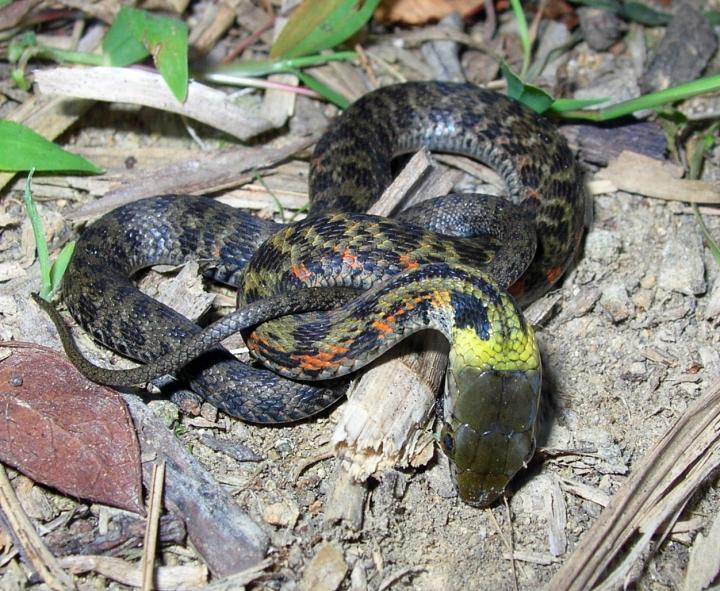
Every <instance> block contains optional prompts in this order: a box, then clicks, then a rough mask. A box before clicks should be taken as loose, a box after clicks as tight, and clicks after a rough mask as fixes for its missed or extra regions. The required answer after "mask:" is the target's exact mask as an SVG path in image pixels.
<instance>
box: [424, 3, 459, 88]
mask: <svg viewBox="0 0 720 591" xmlns="http://www.w3.org/2000/svg"><path fill="white" fill-rule="evenodd" d="M439 24H440V26H442V27H446V28H448V29H450V30H455V31H457V32H462V29H463V22H462V18H461V17H460V15H459V14H458V13H457V12H451V13H450V14H448V15H447V16H445V17H444V18H443V19H442V20H441V21H440V23H439ZM420 50H421V52H422V55H423V57H424V58H425V61H426V62H427V63H428V66H429V67H430V68H431V69H432V71H433V80H444V81H449V82H465V76H464V74H463V71H462V67H461V66H460V59H459V57H458V55H459V52H460V46H459V44H458V43H457V42H456V41H437V40H434V41H427V42H425V43H423V44H422V47H421V49H420Z"/></svg>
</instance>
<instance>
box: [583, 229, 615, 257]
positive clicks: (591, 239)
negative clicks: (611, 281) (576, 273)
mask: <svg viewBox="0 0 720 591" xmlns="http://www.w3.org/2000/svg"><path fill="white" fill-rule="evenodd" d="M621 249H622V241H621V240H620V237H619V236H618V235H617V234H616V233H615V232H611V231H609V230H592V231H591V232H590V233H589V234H588V235H587V240H586V241H585V255H586V256H587V257H588V258H590V259H592V260H594V261H599V262H601V263H612V262H615V261H616V260H617V257H618V255H619V254H620V251H621Z"/></svg>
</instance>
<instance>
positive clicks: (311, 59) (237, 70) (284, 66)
mask: <svg viewBox="0 0 720 591" xmlns="http://www.w3.org/2000/svg"><path fill="white" fill-rule="evenodd" d="M356 57H357V53H356V52H354V51H336V52H334V53H328V54H323V55H307V56H303V57H294V58H280V59H275V60H263V61H247V62H242V61H238V62H231V63H229V64H224V65H222V66H216V67H213V68H207V69H205V70H201V71H198V72H197V75H199V76H200V77H201V78H202V79H203V80H208V81H210V82H212V81H213V78H215V77H218V76H220V77H222V80H223V81H224V80H225V79H226V78H227V77H228V76H241V77H259V76H267V75H269V74H278V73H281V72H295V70H297V69H299V68H307V67H310V66H319V65H322V64H326V63H328V62H334V61H344V60H353V59H355V58H356Z"/></svg>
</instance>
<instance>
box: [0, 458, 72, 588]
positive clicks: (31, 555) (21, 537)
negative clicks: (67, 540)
mask: <svg viewBox="0 0 720 591" xmlns="http://www.w3.org/2000/svg"><path fill="white" fill-rule="evenodd" d="M0 509H2V512H3V515H4V516H5V519H6V521H7V525H8V527H9V528H10V530H11V531H12V534H13V537H14V539H15V541H16V542H17V543H18V545H19V546H20V547H21V548H22V551H23V552H22V553H23V556H24V557H25V558H26V559H27V560H28V561H29V562H30V564H31V565H32V567H33V568H34V569H35V570H36V571H37V573H38V574H39V575H40V577H41V578H42V579H43V581H45V583H46V584H47V586H48V587H50V588H51V589H53V590H56V591H67V590H68V589H75V588H76V587H75V583H74V582H73V579H72V577H71V576H70V575H68V574H67V573H66V572H65V571H64V570H63V569H62V568H61V567H60V565H59V564H58V561H57V560H56V558H55V556H53V554H52V552H50V550H48V548H47V546H45V543H44V542H43V541H42V538H41V537H40V536H39V535H38V533H37V531H36V530H35V528H34V527H33V525H32V523H31V522H30V519H29V518H28V516H27V515H26V514H25V511H23V508H22V506H21V505H20V501H19V500H18V498H17V496H16V495H15V490H14V489H13V487H12V484H10V479H9V478H8V475H7V472H6V470H5V467H4V466H3V465H2V464H0Z"/></svg>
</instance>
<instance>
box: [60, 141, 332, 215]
mask: <svg viewBox="0 0 720 591" xmlns="http://www.w3.org/2000/svg"><path fill="white" fill-rule="evenodd" d="M318 135H319V134H316V135H312V136H308V137H297V136H291V137H289V138H285V139H283V140H282V141H277V142H275V143H271V144H269V145H267V146H264V147H262V148H255V147H253V148H245V147H241V148H240V147H239V148H231V149H228V150H221V151H213V152H208V153H203V154H200V155H198V156H197V158H196V159H194V160H190V161H185V162H180V163H176V164H171V165H170V166H166V167H164V168H161V169H155V170H152V171H148V172H146V173H140V174H137V175H135V176H134V178H133V180H132V181H131V182H128V183H127V184H125V185H123V186H121V187H118V188H116V189H114V190H112V191H110V192H108V193H107V194H106V195H105V197H104V198H103V199H101V200H98V201H94V202H91V203H88V204H86V205H84V206H81V207H79V208H77V209H75V210H73V211H72V212H70V214H69V215H68V217H69V218H70V219H71V220H78V219H85V218H89V217H95V216H98V215H101V214H103V213H106V212H107V211H110V210H111V209H114V208H116V207H119V206H120V205H124V204H125V203H130V202H131V201H136V200H138V199H142V198H144V197H151V196H153V195H162V194H170V193H185V194H190V195H199V194H203V193H209V192H214V191H219V190H221V189H224V188H227V187H232V186H236V185H238V184H240V183H242V182H246V181H247V180H250V179H251V178H253V177H254V175H255V174H257V171H258V169H262V168H264V167H266V166H271V165H273V164H275V163H277V162H279V161H282V160H285V159H286V158H288V157H290V156H292V155H293V154H296V153H297V152H299V151H301V150H304V149H305V148H306V147H308V146H309V145H311V144H312V143H314V142H315V141H316V140H317V137H318Z"/></svg>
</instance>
